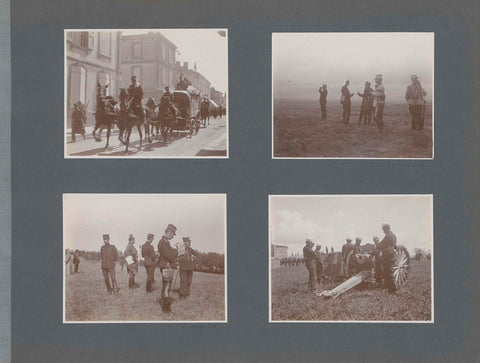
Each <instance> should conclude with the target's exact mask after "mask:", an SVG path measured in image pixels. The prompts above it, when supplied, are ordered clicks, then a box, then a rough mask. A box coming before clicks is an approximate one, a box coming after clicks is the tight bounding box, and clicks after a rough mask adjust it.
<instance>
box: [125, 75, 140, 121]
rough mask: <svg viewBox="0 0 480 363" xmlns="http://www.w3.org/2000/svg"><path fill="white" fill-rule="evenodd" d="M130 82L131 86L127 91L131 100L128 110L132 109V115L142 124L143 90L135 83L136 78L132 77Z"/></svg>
mask: <svg viewBox="0 0 480 363" xmlns="http://www.w3.org/2000/svg"><path fill="white" fill-rule="evenodd" d="M131 81H132V84H131V85H130V86H129V87H128V89H127V92H128V96H129V97H130V99H132V101H131V104H130V108H131V109H132V111H133V113H134V114H135V115H136V116H138V118H139V120H140V121H142V122H143V119H144V117H143V107H142V99H143V89H142V86H141V85H140V83H139V82H138V81H137V77H136V76H132V78H131Z"/></svg>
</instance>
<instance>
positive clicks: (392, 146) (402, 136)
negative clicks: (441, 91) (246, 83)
mask: <svg viewBox="0 0 480 363" xmlns="http://www.w3.org/2000/svg"><path fill="white" fill-rule="evenodd" d="M337 103H338V102H335V101H332V102H331V103H328V104H327V119H326V120H322V119H321V112H320V105H319V103H318V102H314V101H302V100H300V101H298V100H285V99H282V100H278V99H276V100H275V101H274V126H273V130H274V156H275V157H347V158H350V157H352V158H362V157H363V158H365V157H368V158H431V157H432V144H433V136H432V111H431V104H428V105H427V110H426V112H425V125H424V130H422V131H416V130H412V129H411V117H410V114H409V113H408V107H407V105H406V104H389V103H388V102H387V103H386V106H385V110H384V117H383V119H384V124H385V125H384V129H383V130H379V129H378V127H377V126H376V124H374V123H373V122H372V124H371V125H363V124H362V125H359V124H358V115H354V113H359V112H360V105H359V104H358V105H357V104H353V105H352V115H351V116H350V123H349V125H348V126H345V125H344V124H343V122H342V113H343V108H342V105H340V103H338V104H337Z"/></svg>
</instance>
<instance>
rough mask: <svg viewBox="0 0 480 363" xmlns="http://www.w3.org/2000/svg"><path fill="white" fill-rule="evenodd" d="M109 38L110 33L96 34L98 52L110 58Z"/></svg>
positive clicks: (110, 36)
mask: <svg viewBox="0 0 480 363" xmlns="http://www.w3.org/2000/svg"><path fill="white" fill-rule="evenodd" d="M111 38H112V34H111V33H110V32H99V33H98V51H99V53H101V54H103V55H106V56H110V54H111Z"/></svg>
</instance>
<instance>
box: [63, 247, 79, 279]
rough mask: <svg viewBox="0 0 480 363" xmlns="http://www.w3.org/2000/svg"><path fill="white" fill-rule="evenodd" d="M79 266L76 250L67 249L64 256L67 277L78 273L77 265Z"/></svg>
mask: <svg viewBox="0 0 480 363" xmlns="http://www.w3.org/2000/svg"><path fill="white" fill-rule="evenodd" d="M79 264H80V257H79V256H78V250H76V251H73V250H69V249H67V251H66V256H65V265H66V266H67V273H68V274H69V275H72V274H75V273H77V272H78V265H79Z"/></svg>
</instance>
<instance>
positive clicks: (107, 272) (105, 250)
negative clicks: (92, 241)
mask: <svg viewBox="0 0 480 363" xmlns="http://www.w3.org/2000/svg"><path fill="white" fill-rule="evenodd" d="M100 255H101V257H102V265H101V267H102V272H103V278H104V279H105V285H106V286H107V292H109V293H111V292H116V290H117V279H116V277H115V262H116V261H117V260H118V252H117V248H116V247H115V246H114V245H112V244H104V245H103V246H102V248H100ZM110 280H111V281H112V285H113V286H111V285H110Z"/></svg>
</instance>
